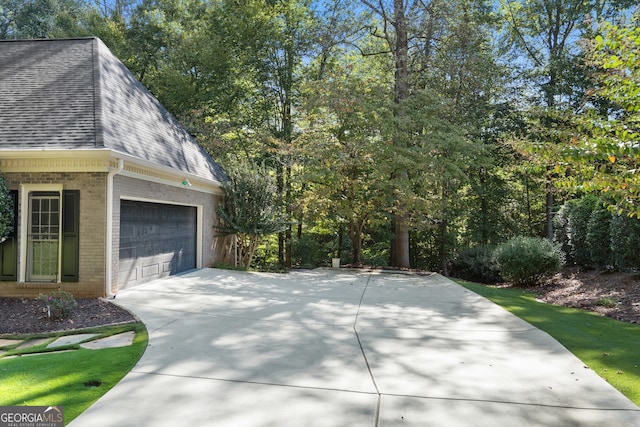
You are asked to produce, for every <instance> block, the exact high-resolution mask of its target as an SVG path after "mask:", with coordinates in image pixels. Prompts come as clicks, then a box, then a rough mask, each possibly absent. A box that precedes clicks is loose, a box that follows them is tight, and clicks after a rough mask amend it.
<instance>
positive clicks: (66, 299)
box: [36, 289, 78, 320]
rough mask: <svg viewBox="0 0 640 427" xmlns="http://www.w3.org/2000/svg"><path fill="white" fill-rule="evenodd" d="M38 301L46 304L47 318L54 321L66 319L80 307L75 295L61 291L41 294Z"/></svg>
mask: <svg viewBox="0 0 640 427" xmlns="http://www.w3.org/2000/svg"><path fill="white" fill-rule="evenodd" d="M36 299H37V300H39V301H43V302H44V303H45V304H46V306H47V316H48V317H49V319H52V320H62V319H66V318H67V317H69V315H70V314H71V313H72V312H73V310H75V309H76V307H77V306H78V302H77V301H76V300H75V298H74V297H73V294H71V293H70V292H67V291H63V290H61V289H58V290H56V291H52V292H49V293H48V294H40V295H38V297H37V298H36Z"/></svg>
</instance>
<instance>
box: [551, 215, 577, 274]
mask: <svg viewBox="0 0 640 427" xmlns="http://www.w3.org/2000/svg"><path fill="white" fill-rule="evenodd" d="M573 206H574V204H572V203H565V204H563V205H562V207H561V208H560V210H559V211H558V213H557V214H556V216H555V217H554V218H553V240H554V241H555V242H556V243H557V244H558V245H560V249H561V250H562V253H563V254H564V257H565V262H566V263H567V264H574V263H575V259H573V250H572V248H571V226H570V221H569V218H570V216H571V208H572V207H573Z"/></svg>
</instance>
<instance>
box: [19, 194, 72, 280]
mask: <svg viewBox="0 0 640 427" xmlns="http://www.w3.org/2000/svg"><path fill="white" fill-rule="evenodd" d="M62 189H63V188H62V184H20V207H21V209H20V230H19V234H18V241H19V242H20V256H19V260H20V261H19V265H18V282H19V283H23V282H25V281H26V278H27V236H28V234H29V230H28V228H29V217H28V216H29V215H30V214H31V212H29V193H32V192H34V191H54V192H55V191H57V192H58V193H60V219H61V221H60V231H59V232H60V235H62V215H63V212H62ZM58 245H59V246H58V272H60V269H61V267H62V265H61V258H62V257H61V256H60V254H61V253H62V238H59V239H58ZM56 281H57V283H60V281H61V277H60V274H58V278H57V280H56Z"/></svg>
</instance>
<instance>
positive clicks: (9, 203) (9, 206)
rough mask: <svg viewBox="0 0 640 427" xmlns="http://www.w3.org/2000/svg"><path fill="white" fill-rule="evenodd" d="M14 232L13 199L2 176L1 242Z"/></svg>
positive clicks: (0, 189) (0, 180) (0, 177)
mask: <svg viewBox="0 0 640 427" xmlns="http://www.w3.org/2000/svg"><path fill="white" fill-rule="evenodd" d="M11 231H13V198H12V197H11V195H10V194H9V190H8V189H7V185H6V184H5V182H4V178H3V177H2V176H1V175H0V242H1V241H2V240H3V239H4V238H5V237H7V236H8V235H9V233H11Z"/></svg>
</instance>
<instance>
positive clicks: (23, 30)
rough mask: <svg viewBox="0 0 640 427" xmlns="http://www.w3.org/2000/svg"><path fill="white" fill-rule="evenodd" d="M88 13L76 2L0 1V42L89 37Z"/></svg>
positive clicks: (57, 0) (84, 7) (59, 0)
mask: <svg viewBox="0 0 640 427" xmlns="http://www.w3.org/2000/svg"><path fill="white" fill-rule="evenodd" d="M88 10H89V7H87V6H86V4H85V3H84V2H82V1H77V0H0V39H31V38H64V37H78V36H88V35H89V32H88V30H87V28H86V26H85V25H84V24H85V21H86V17H87V12H88Z"/></svg>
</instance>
